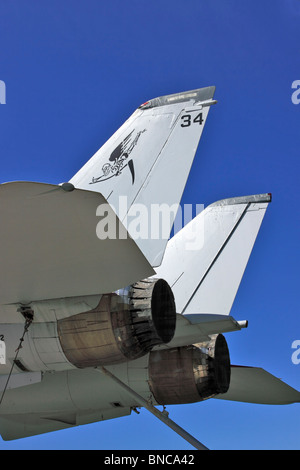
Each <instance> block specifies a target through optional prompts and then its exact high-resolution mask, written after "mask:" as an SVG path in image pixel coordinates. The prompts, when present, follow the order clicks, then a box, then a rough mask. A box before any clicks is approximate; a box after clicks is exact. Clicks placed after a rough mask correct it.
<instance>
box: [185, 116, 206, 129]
mask: <svg viewBox="0 0 300 470" xmlns="http://www.w3.org/2000/svg"><path fill="white" fill-rule="evenodd" d="M181 120H182V124H181V127H189V126H190V125H191V124H193V123H195V124H196V123H198V124H200V126H201V124H203V121H204V119H203V116H202V113H200V114H198V116H196V117H195V119H193V120H192V116H191V115H190V114H184V116H181Z"/></svg>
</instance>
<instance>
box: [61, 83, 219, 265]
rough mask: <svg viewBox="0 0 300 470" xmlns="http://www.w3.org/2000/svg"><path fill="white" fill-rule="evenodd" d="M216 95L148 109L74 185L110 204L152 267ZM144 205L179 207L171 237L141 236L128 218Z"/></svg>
mask: <svg viewBox="0 0 300 470" xmlns="http://www.w3.org/2000/svg"><path fill="white" fill-rule="evenodd" d="M214 92H215V87H213V86H211V87H206V88H201V89H198V90H192V91H189V92H185V93H176V94H173V95H167V96H162V97H159V98H154V99H152V100H150V101H148V102H146V103H144V104H143V105H141V106H140V107H139V108H138V109H137V110H136V111H135V112H134V113H133V115H132V116H131V117H130V118H129V119H128V120H127V121H126V122H125V123H124V124H123V125H122V126H121V128H120V129H119V130H118V131H117V132H116V133H115V134H114V135H113V136H112V137H111V138H110V139H109V140H108V141H107V142H106V143H105V144H104V145H103V147H101V148H100V149H99V150H98V151H97V152H96V154H95V155H94V156H93V157H92V158H91V159H90V160H89V161H88V162H87V163H86V164H85V165H84V166H83V167H82V168H81V169H80V170H79V172H78V173H77V174H76V175H75V176H74V177H73V178H72V179H71V180H70V183H72V184H73V185H74V186H75V188H79V189H86V190H90V191H95V192H100V193H101V194H102V195H103V196H104V197H105V198H106V199H107V201H108V203H109V204H110V205H111V206H112V207H113V208H114V210H115V212H116V213H117V215H118V217H119V219H120V220H121V222H123V224H124V225H125V226H126V228H127V230H128V232H129V234H130V236H131V237H132V238H134V239H135V241H136V243H137V245H138V246H139V248H140V249H141V251H142V252H143V253H144V255H145V256H146V258H147V259H148V261H149V262H150V264H152V266H158V265H159V264H160V262H161V259H162V256H163V252H164V249H165V246H166V243H167V240H168V238H169V234H170V231H171V228H172V225H173V222H174V219H175V216H176V209H175V206H176V204H177V205H178V204H179V202H180V200H181V196H182V193H183V190H184V187H185V184H186V181H187V178H188V175H189V172H190V169H191V165H192V162H193V159H194V156H195V153H196V150H197V146H198V143H199V140H200V137H201V134H202V131H203V128H204V124H205V122H206V118H207V115H208V111H209V108H210V105H212V104H214V103H215V102H216V101H214V100H213V96H214ZM166 181H169V184H166ZM120 197H122V198H123V199H122V200H120ZM124 198H125V199H124ZM141 204H142V205H143V210H146V211H150V206H151V205H155V204H157V205H160V204H164V205H168V206H169V207H174V211H173V212H172V215H171V217H170V220H169V223H168V232H167V234H165V232H164V234H163V236H162V235H161V234H160V235H159V236H158V237H153V236H151V230H152V229H151V227H150V224H149V227H148V228H149V232H148V233H147V234H144V233H143V236H137V234H136V232H135V231H134V230H132V228H131V227H130V220H128V217H129V216H131V215H134V214H132V211H134V210H135V209H139V208H140V206H139V205H141ZM133 206H135V209H133ZM130 210H131V212H129V211H130ZM148 215H149V212H148ZM148 222H149V221H148V220H147V221H146V222H145V220H143V226H144V227H145V224H146V223H148ZM135 228H136V226H135Z"/></svg>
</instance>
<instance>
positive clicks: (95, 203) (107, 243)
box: [0, 182, 153, 304]
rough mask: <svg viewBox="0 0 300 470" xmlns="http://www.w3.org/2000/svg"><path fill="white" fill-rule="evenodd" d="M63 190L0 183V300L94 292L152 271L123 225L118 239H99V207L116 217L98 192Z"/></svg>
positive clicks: (41, 184)
mask: <svg viewBox="0 0 300 470" xmlns="http://www.w3.org/2000/svg"><path fill="white" fill-rule="evenodd" d="M66 189H67V190H66ZM66 189H65V187H64V185H62V186H55V185H51V184H43V183H32V182H14V183H5V184H1V185H0V220H1V224H0V240H1V244H0V259H1V266H0V304H9V303H19V302H21V303H27V302H31V301H34V300H43V299H48V300H49V299H54V298H61V297H77V296H80V295H98V294H102V293H107V292H112V291H115V290H117V289H119V288H122V287H124V286H127V285H129V284H131V283H133V282H136V281H137V280H139V279H143V278H145V277H147V276H149V275H152V274H153V269H152V267H151V266H150V264H149V263H148V261H147V260H146V258H145V257H144V255H143V254H142V252H141V251H140V250H139V248H138V247H137V245H136V244H135V242H134V241H133V240H132V239H131V238H130V237H129V236H127V235H126V231H125V229H124V227H122V230H123V231H124V232H122V233H123V235H124V237H123V238H122V239H118V238H106V239H100V238H98V236H97V233H96V229H97V224H98V222H99V217H97V215H96V213H97V208H98V207H99V206H100V205H105V208H106V210H108V211H110V212H111V213H112V214H113V217H114V220H115V215H114V213H113V211H112V210H111V209H110V208H109V205H108V204H107V202H106V200H105V199H104V197H103V196H102V195H101V194H100V193H95V192H92V191H84V190H79V189H74V190H73V191H72V190H71V191H70V189H72V187H71V186H67V188H66ZM120 226H121V224H120ZM117 233H118V232H117Z"/></svg>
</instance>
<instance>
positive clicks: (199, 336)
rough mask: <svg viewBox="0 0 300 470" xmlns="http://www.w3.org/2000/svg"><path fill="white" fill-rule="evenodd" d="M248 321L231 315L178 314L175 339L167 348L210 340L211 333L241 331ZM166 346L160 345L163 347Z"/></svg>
mask: <svg viewBox="0 0 300 470" xmlns="http://www.w3.org/2000/svg"><path fill="white" fill-rule="evenodd" d="M246 327H247V322H238V321H236V320H235V319H234V318H233V317H231V316H230V315H214V314H212V315H210V314H207V315H206V314H199V315H197V314H193V315H180V314H177V316H176V330H175V334H174V337H173V339H172V340H171V341H170V342H169V343H168V344H167V345H165V347H166V348H168V349H169V348H178V347H180V346H189V345H190V344H194V343H200V342H202V341H209V340H210V335H214V334H219V333H229V332H231V331H240V330H241V328H246ZM162 348H164V346H161V345H160V346H158V347H157V349H162Z"/></svg>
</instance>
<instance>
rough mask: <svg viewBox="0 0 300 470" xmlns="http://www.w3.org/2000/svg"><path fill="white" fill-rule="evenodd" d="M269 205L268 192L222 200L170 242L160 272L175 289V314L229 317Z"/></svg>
mask: <svg viewBox="0 0 300 470" xmlns="http://www.w3.org/2000/svg"><path fill="white" fill-rule="evenodd" d="M270 201H271V195H270V194H259V195H255V196H245V197H239V198H231V199H224V200H222V201H218V202H216V203H214V204H211V205H210V206H208V207H207V208H206V209H205V210H204V211H202V212H201V213H200V214H199V215H198V216H197V217H195V219H193V220H192V221H191V222H190V223H189V224H187V225H186V226H185V227H184V228H183V229H182V230H180V231H179V232H178V233H177V234H176V235H175V236H174V237H173V238H172V239H171V240H170V241H169V242H168V244H167V248H166V251H165V255H164V259H163V262H162V265H161V266H160V267H159V268H156V273H157V275H158V276H160V277H162V278H163V279H165V280H166V281H167V282H168V283H169V285H170V286H171V287H172V291H173V293H174V296H175V302H176V311H177V313H182V314H184V315H185V316H187V317H189V315H190V316H191V317H195V314H219V315H229V313H230V310H231V307H232V304H233V301H234V298H235V295H236V293H237V290H238V287H239V284H240V282H241V279H242V276H243V274H244V270H245V268H246V265H247V262H248V259H249V256H250V254H251V251H252V248H253V245H254V242H255V240H256V236H257V233H258V231H259V228H260V225H261V222H262V220H263V217H264V215H265V213H266V209H267V207H268V204H269V202H270ZM192 322H193V323H194V321H193V320H192Z"/></svg>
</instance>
